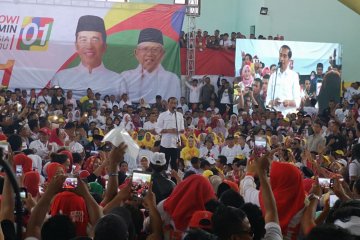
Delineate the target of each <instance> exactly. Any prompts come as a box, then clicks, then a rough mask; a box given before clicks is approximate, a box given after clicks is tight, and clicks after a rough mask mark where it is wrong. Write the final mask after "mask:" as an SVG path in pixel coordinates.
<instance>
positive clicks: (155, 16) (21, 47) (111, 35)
mask: <svg viewBox="0 0 360 240" xmlns="http://www.w3.org/2000/svg"><path fill="white" fill-rule="evenodd" d="M1 5H2V7H1V12H0V80H1V84H2V85H3V86H7V87H8V88H10V89H14V88H21V89H30V88H34V89H36V90H37V91H40V90H41V89H42V88H44V87H45V86H47V87H50V86H54V85H58V86H59V87H61V88H63V89H64V90H65V91H66V90H68V89H71V90H73V92H74V95H75V97H77V98H79V97H81V96H84V95H86V89H87V88H91V89H92V90H93V92H94V93H96V92H99V93H101V94H102V96H104V95H105V94H107V95H110V94H114V95H116V96H120V95H122V94H124V93H127V94H129V97H130V99H131V98H133V99H131V100H133V101H135V102H137V101H139V100H140V99H141V98H144V99H145V100H146V101H147V102H150V103H151V102H154V100H152V98H153V99H155V96H156V95H162V96H163V97H170V95H171V96H175V97H180V78H179V76H180V71H181V68H180V52H179V45H178V38H179V33H180V30H181V29H182V24H183V20H184V15H185V7H184V6H179V5H166V4H136V3H113V4H112V5H110V7H109V8H103V7H76V6H53V5H45V4H44V5H42V4H25V3H21V4H15V3H2V4H1ZM178 86H179V87H178Z"/></svg>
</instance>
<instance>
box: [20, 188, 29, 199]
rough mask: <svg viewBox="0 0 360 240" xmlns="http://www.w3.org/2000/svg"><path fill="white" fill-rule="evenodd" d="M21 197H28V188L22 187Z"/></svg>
mask: <svg viewBox="0 0 360 240" xmlns="http://www.w3.org/2000/svg"><path fill="white" fill-rule="evenodd" d="M20 198H21V199H26V198H27V190H26V188H20Z"/></svg>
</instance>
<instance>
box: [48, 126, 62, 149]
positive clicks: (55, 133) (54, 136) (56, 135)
mask: <svg viewBox="0 0 360 240" xmlns="http://www.w3.org/2000/svg"><path fill="white" fill-rule="evenodd" d="M64 139H65V136H64V134H63V133H62V131H61V129H60V128H54V129H53V130H51V134H50V138H49V143H56V144H57V145H58V146H60V147H63V146H64V145H65V144H64Z"/></svg>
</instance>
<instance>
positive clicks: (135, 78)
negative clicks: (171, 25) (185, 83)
mask: <svg viewBox="0 0 360 240" xmlns="http://www.w3.org/2000/svg"><path fill="white" fill-rule="evenodd" d="M163 45H164V43H163V34H162V32H161V31H160V30H158V29H155V28H146V29H143V30H141V32H140V35H139V39H138V45H137V48H136V49H135V51H134V54H135V57H136V59H137V60H138V62H139V65H138V67H137V68H135V69H132V70H128V71H124V72H122V73H121V74H120V76H121V81H120V84H121V85H120V89H122V90H123V89H125V90H124V92H126V93H128V95H129V99H130V100H131V101H132V102H135V103H138V102H139V101H140V99H141V98H144V100H145V102H147V103H150V104H154V103H155V98H154V96H156V95H160V96H161V97H162V98H163V99H168V98H170V97H175V98H177V99H179V98H180V94H181V92H180V91H181V89H180V79H179V77H178V76H177V75H176V74H174V73H172V72H169V71H166V70H165V69H164V68H163V66H162V65H161V61H162V59H163V57H164V55H165V49H164V46H163Z"/></svg>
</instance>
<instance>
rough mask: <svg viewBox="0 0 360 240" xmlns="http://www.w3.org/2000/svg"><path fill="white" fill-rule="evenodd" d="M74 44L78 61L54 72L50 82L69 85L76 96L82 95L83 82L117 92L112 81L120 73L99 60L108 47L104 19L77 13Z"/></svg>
mask: <svg viewBox="0 0 360 240" xmlns="http://www.w3.org/2000/svg"><path fill="white" fill-rule="evenodd" d="M75 47H76V51H77V53H78V54H79V56H80V59H81V63H80V64H79V65H78V66H76V67H73V68H69V69H64V70H61V71H59V72H57V73H56V74H55V76H54V77H53V79H52V80H51V86H60V87H61V88H62V89H64V90H69V89H72V90H73V92H74V96H75V98H77V99H79V98H80V97H82V96H84V95H85V93H86V86H90V85H91V89H92V90H93V91H94V92H101V93H102V94H116V95H118V94H119V93H120V89H118V88H116V87H114V83H115V82H119V80H120V75H119V74H118V73H116V72H113V71H110V70H109V69H107V68H106V67H105V66H104V64H103V62H102V57H103V56H104V54H105V52H106V48H107V45H106V31H105V24H104V20H103V19H102V18H100V17H97V16H92V15H86V16H82V17H80V18H79V21H78V25H77V28H76V41H75Z"/></svg>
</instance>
